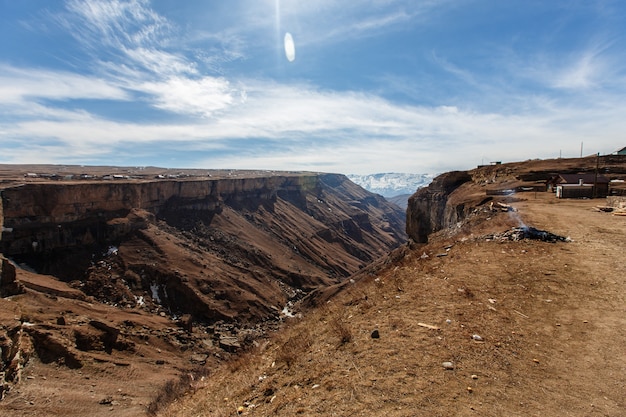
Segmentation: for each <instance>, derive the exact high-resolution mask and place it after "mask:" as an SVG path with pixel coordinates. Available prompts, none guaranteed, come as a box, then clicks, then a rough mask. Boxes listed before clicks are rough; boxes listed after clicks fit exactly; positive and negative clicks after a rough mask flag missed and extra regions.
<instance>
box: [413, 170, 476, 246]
mask: <svg viewBox="0 0 626 417" xmlns="http://www.w3.org/2000/svg"><path fill="white" fill-rule="evenodd" d="M471 180H472V177H471V176H470V174H469V173H468V172H465V171H453V172H447V173H445V174H442V175H440V176H438V177H437V178H435V179H434V180H433V182H432V183H431V184H430V185H429V186H428V187H425V188H421V189H419V190H418V191H417V192H416V193H415V194H413V195H412V196H411V197H410V198H409V203H408V207H407V212H406V232H407V235H408V236H409V238H411V239H412V240H413V241H415V242H417V243H426V242H428V235H429V234H431V233H433V232H436V231H438V230H441V229H443V228H445V227H448V226H449V225H451V224H454V223H456V222H457V221H459V220H461V219H462V218H463V216H464V209H465V204H464V203H462V202H459V203H458V204H454V201H453V197H452V194H453V192H454V191H455V190H456V189H457V188H459V187H460V186H461V185H463V184H465V183H467V182H469V181H471Z"/></svg>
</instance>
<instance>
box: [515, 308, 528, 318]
mask: <svg viewBox="0 0 626 417" xmlns="http://www.w3.org/2000/svg"><path fill="white" fill-rule="evenodd" d="M513 311H514V312H515V313H517V314H519V315H520V316H522V317H524V318H525V319H529V318H530V317H528V316H527V315H526V314H524V313H520V312H519V311H517V310H513Z"/></svg>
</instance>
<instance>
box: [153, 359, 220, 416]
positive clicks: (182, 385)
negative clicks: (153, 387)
mask: <svg viewBox="0 0 626 417" xmlns="http://www.w3.org/2000/svg"><path fill="white" fill-rule="evenodd" d="M208 375H209V370H208V369H207V368H204V367H198V368H194V369H192V370H190V371H189V372H184V373H183V374H182V375H181V376H180V377H179V378H178V379H170V380H169V381H167V382H166V383H165V385H163V387H161V389H160V390H159V392H158V393H157V395H156V396H155V397H154V399H153V400H152V401H151V402H150V403H149V404H148V406H147V413H148V415H151V416H156V415H157V413H158V412H159V411H160V410H162V409H164V408H166V407H167V406H169V405H170V404H171V403H172V402H174V401H175V400H176V399H178V398H181V397H183V396H185V395H186V394H188V393H190V392H195V391H196V390H197V389H198V388H199V386H200V382H201V381H203V380H204V379H205V378H206V377H207V376H208Z"/></svg>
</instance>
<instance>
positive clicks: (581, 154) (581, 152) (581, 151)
mask: <svg viewBox="0 0 626 417" xmlns="http://www.w3.org/2000/svg"><path fill="white" fill-rule="evenodd" d="M580 157H581V158H582V157H583V143H582V142H580Z"/></svg>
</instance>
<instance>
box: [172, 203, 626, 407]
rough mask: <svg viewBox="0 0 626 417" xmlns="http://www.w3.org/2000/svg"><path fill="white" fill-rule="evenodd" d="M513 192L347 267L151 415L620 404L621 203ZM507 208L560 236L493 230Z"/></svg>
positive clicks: (516, 219) (625, 343) (623, 379)
mask: <svg viewBox="0 0 626 417" xmlns="http://www.w3.org/2000/svg"><path fill="white" fill-rule="evenodd" d="M519 197H520V200H521V201H518V202H516V203H513V206H514V207H516V208H517V209H518V211H517V212H513V213H481V214H479V215H477V216H474V217H473V218H472V219H470V221H469V222H467V223H466V224H465V225H463V226H459V227H457V228H455V230H454V231H450V230H445V231H442V232H439V233H437V234H436V235H435V236H432V238H431V239H430V242H429V243H428V244H427V245H425V246H414V247H412V248H411V249H408V248H405V249H404V251H405V253H404V256H403V257H401V259H400V260H399V261H396V262H393V263H392V262H389V263H388V264H387V265H386V266H383V267H382V269H380V270H379V271H378V272H377V273H369V274H366V273H364V274H362V275H361V276H360V277H356V279H355V282H354V283H351V284H349V285H348V286H347V287H346V288H345V289H344V290H343V291H342V292H341V293H340V294H339V295H338V296H337V297H335V298H332V299H331V300H330V301H328V302H327V303H325V304H324V305H323V306H321V307H319V308H317V309H315V310H309V311H304V312H303V317H302V318H300V319H298V318H296V319H293V320H291V322H290V324H289V325H288V326H287V327H286V328H284V329H283V330H282V331H279V332H277V333H276V334H274V336H273V337H271V338H269V339H266V340H260V341H258V344H259V345H258V347H257V348H256V349H253V350H252V351H250V352H249V353H248V354H247V355H244V356H242V357H240V358H239V359H237V360H235V361H231V362H230V363H228V364H226V365H224V366H221V367H218V368H215V369H211V372H210V375H209V376H208V377H207V378H206V379H203V380H197V381H193V390H192V391H191V392H190V393H189V394H188V395H186V396H185V397H183V398H181V399H179V400H178V401H176V402H175V403H174V404H172V405H171V406H170V407H169V408H168V409H165V410H163V411H162V412H161V413H160V415H162V416H168V417H171V416H231V415H238V414H239V415H250V416H293V415H297V414H299V415H324V416H349V415H354V416H356V415H386V416H389V417H390V416H415V415H429V416H451V415H456V416H473V415H480V416H504V415H506V416H540V415H542V416H622V415H624V413H625V411H624V410H626V396H625V395H624V393H625V392H626V299H625V298H626V297H625V295H626V274H625V273H624V271H626V256H625V254H626V252H625V251H624V248H626V217H619V216H614V215H612V214H610V213H603V212H597V211H595V210H594V209H593V207H594V206H596V205H602V204H603V202H602V201H599V200H557V199H555V198H554V195H553V194H550V193H526V194H520V195H519ZM520 222H523V223H524V224H526V225H529V226H533V227H536V228H538V229H543V230H547V231H549V232H552V233H555V234H558V235H561V236H567V237H569V238H571V241H570V242H557V243H548V242H542V241H536V240H521V241H506V240H505V241H502V240H500V239H498V238H493V236H492V235H493V234H498V233H502V232H504V231H506V230H508V229H509V228H510V227H512V226H518V225H519V224H520ZM396 256H400V255H399V253H396ZM374 331H377V333H378V336H379V337H378V338H374V337H373V336H375V334H373V332H374ZM445 362H450V364H445V366H444V363H445ZM446 367H449V368H452V369H446Z"/></svg>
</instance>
